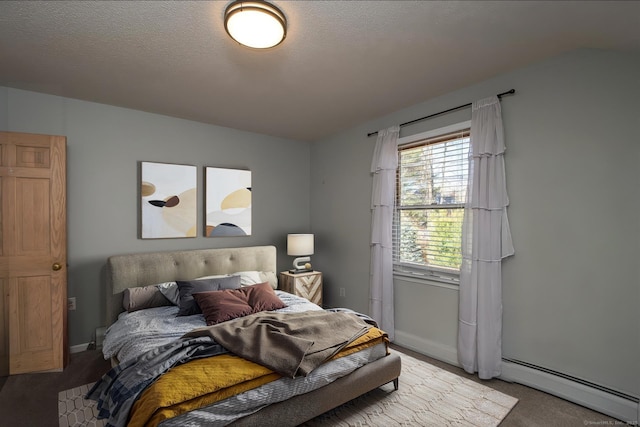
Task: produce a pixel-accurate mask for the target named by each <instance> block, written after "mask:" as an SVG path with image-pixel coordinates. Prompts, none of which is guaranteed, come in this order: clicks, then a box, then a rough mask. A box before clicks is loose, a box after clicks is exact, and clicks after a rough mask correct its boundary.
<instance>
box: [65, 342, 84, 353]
mask: <svg viewBox="0 0 640 427" xmlns="http://www.w3.org/2000/svg"><path fill="white" fill-rule="evenodd" d="M87 347H89V343H88V342H86V343H84V344H78V345H72V346H71V347H69V353H80V352H81V351H85V350H86V349H87Z"/></svg>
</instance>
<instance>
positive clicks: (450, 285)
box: [393, 270, 460, 291]
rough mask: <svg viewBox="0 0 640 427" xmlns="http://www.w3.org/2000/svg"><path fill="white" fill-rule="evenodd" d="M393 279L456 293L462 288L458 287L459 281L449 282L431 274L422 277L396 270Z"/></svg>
mask: <svg viewBox="0 0 640 427" xmlns="http://www.w3.org/2000/svg"><path fill="white" fill-rule="evenodd" d="M393 278H394V279H398V280H401V281H403V282H413V283H420V284H422V285H429V286H437V287H440V288H447V289H453V290H454V291H459V290H460V286H458V282H457V281H453V279H452V280H447V279H445V278H443V277H438V276H434V275H430V274H423V275H420V274H416V273H412V272H404V271H398V270H395V271H394V272H393Z"/></svg>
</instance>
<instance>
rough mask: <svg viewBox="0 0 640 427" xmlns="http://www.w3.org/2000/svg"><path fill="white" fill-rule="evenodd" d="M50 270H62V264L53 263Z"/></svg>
mask: <svg viewBox="0 0 640 427" xmlns="http://www.w3.org/2000/svg"><path fill="white" fill-rule="evenodd" d="M51 269H52V270H53V271H58V270H61V269H62V264H60V263H59V262H56V263H54V264H53V265H52V266H51Z"/></svg>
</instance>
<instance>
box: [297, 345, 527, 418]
mask: <svg viewBox="0 0 640 427" xmlns="http://www.w3.org/2000/svg"><path fill="white" fill-rule="evenodd" d="M398 354H399V355H400V357H401V358H402V373H401V374H400V388H399V389H398V390H397V391H394V390H393V386H392V385H391V384H387V385H384V386H382V387H379V388H377V389H375V390H373V391H370V392H369V393H367V394H364V395H362V396H360V397H358V398H357V399H354V400H352V401H350V402H347V403H345V404H344V405H342V406H339V407H337V408H336V409H333V410H331V411H329V412H327V413H325V414H323V415H320V416H318V417H316V418H314V419H313V420H311V421H308V422H307V423H305V424H304V426H305V427H316V426H340V427H352V426H354V427H355V426H357V427H369V426H370V427H382V426H384V427H391V426H406V427H409V426H411V427H415V426H421V427H432V426H433V427H436V426H437V427H440V426H477V427H488V426H497V425H498V424H500V422H501V421H502V420H503V419H504V417H506V416H507V414H508V413H509V411H511V409H512V408H513V407H514V406H515V405H516V403H518V399H516V398H515V397H511V396H508V395H506V394H504V393H501V392H499V391H496V390H493V389H491V388H489V387H487V386H484V385H482V384H479V383H477V382H474V381H471V380H468V379H466V378H463V377H460V376H458V375H455V374H452V373H451V372H448V371H445V370H444V369H440V368H438V367H436V366H433V365H431V364H429V363H427V362H423V361H420V360H418V359H415V358H413V357H411V356H407V355H405V354H403V353H398Z"/></svg>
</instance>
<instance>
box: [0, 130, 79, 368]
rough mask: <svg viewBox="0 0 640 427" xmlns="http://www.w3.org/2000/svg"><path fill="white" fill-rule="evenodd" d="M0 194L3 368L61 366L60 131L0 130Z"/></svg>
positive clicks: (63, 240)
mask: <svg viewBox="0 0 640 427" xmlns="http://www.w3.org/2000/svg"><path fill="white" fill-rule="evenodd" d="M0 195H1V203H2V206H1V209H0V222H1V223H2V225H1V227H0V240H1V245H0V282H2V284H3V286H4V288H5V289H8V295H7V294H5V298H7V299H8V310H9V314H8V316H7V317H8V320H7V321H8V323H9V327H8V331H9V373H10V374H19V373H25V372H35V371H49V370H62V369H63V368H64V366H66V363H67V360H68V348H67V347H68V345H67V304H66V301H67V253H66V252H67V227H66V138H65V137H62V136H49V135H35V134H23V133H11V132H0Z"/></svg>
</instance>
